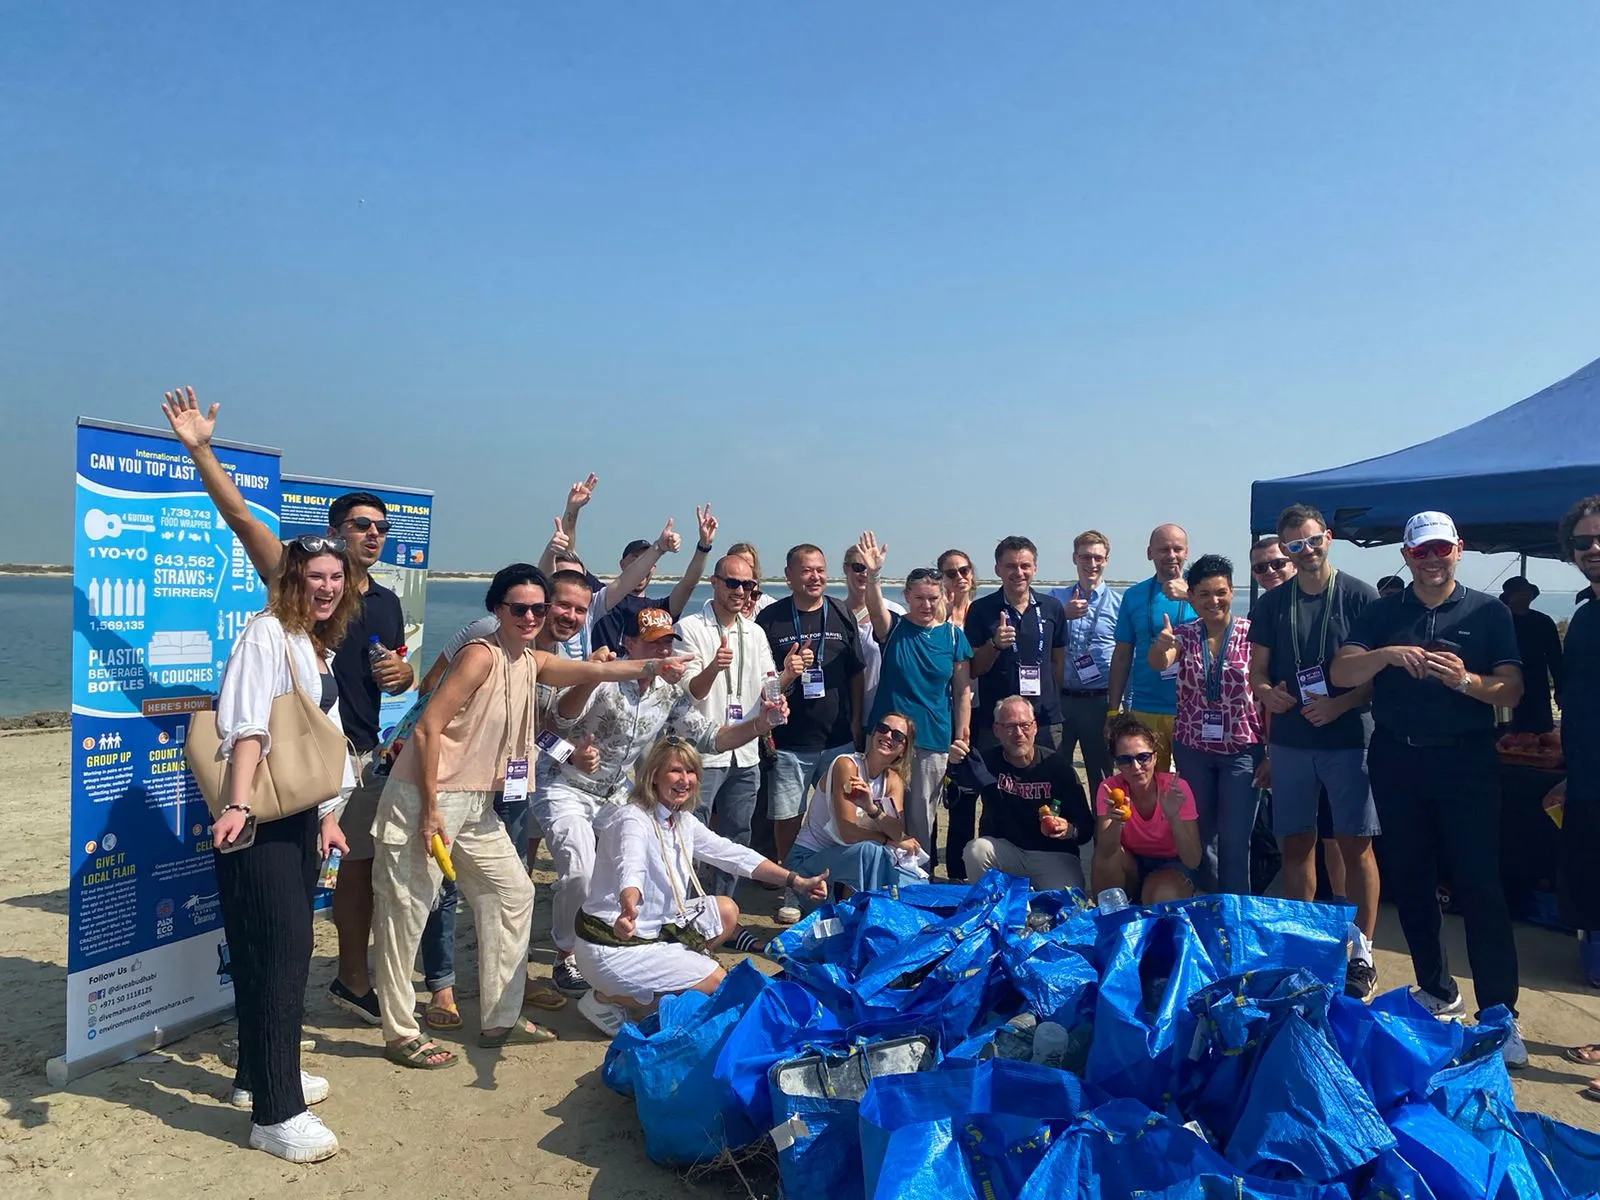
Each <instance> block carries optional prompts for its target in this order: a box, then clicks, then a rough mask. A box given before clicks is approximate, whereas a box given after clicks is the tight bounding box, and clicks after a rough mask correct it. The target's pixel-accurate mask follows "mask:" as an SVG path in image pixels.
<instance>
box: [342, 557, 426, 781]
mask: <svg viewBox="0 0 1600 1200" xmlns="http://www.w3.org/2000/svg"><path fill="white" fill-rule="evenodd" d="M374 637H375V638H377V639H378V640H379V641H380V642H382V643H383V644H384V646H385V647H386V648H387V649H390V650H397V649H399V648H400V647H401V646H403V645H405V641H406V615H405V612H404V611H403V610H402V609H401V607H400V597H399V596H396V595H395V594H394V593H393V592H391V591H390V590H389V589H388V588H386V587H384V586H383V585H382V584H380V583H378V582H376V581H375V580H371V579H369V580H367V590H366V592H365V593H364V594H363V595H362V597H361V609H360V611H359V612H357V613H356V615H355V616H354V617H353V618H352V619H351V621H350V627H349V628H348V629H347V630H345V635H344V641H342V642H340V643H339V648H338V649H337V650H335V651H334V652H333V677H334V679H335V680H337V681H338V684H339V719H340V720H341V721H342V722H343V723H344V735H345V736H346V737H347V738H349V739H350V744H351V745H352V746H354V747H355V748H356V752H357V753H359V754H365V753H366V752H367V751H368V750H371V749H372V748H373V747H375V746H376V745H377V744H378V706H379V705H380V704H381V703H382V702H383V691H382V689H381V688H379V687H378V681H377V680H376V679H374V678H373V677H372V659H371V657H370V656H369V655H368V653H367V646H368V639H369V638H374ZM411 650H412V651H413V652H415V651H416V650H417V647H415V646H412V647H411Z"/></svg>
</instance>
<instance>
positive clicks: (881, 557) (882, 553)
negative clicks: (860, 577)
mask: <svg viewBox="0 0 1600 1200" xmlns="http://www.w3.org/2000/svg"><path fill="white" fill-rule="evenodd" d="M856 551H857V552H858V553H859V554H860V555H861V561H862V563H863V564H864V565H865V566H866V568H867V596H866V599H867V618H868V619H869V620H870V621H871V622H872V636H873V637H874V638H876V639H877V640H878V641H880V642H885V641H888V640H889V626H890V625H892V624H894V619H893V616H892V614H891V613H890V612H889V606H888V605H887V604H886V603H884V599H883V580H882V578H881V576H882V575H883V564H884V561H885V560H886V559H887V558H888V557H889V547H888V546H887V545H886V544H884V543H881V542H879V541H878V539H877V537H876V536H874V535H873V533H872V531H871V530H868V531H867V532H865V533H863V534H862V535H861V540H860V541H859V542H857V543H856Z"/></svg>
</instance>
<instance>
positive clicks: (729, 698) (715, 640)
mask: <svg viewBox="0 0 1600 1200" xmlns="http://www.w3.org/2000/svg"><path fill="white" fill-rule="evenodd" d="M723 632H724V631H723V628H722V624H721V622H720V621H718V620H717V614H716V610H715V609H714V608H712V606H711V601H709V600H707V601H706V602H705V606H704V607H703V608H702V609H701V610H700V611H699V612H697V613H690V614H689V615H687V616H685V617H684V618H682V619H681V620H680V621H679V622H678V627H677V634H678V641H679V642H681V643H682V645H681V646H680V647H679V652H680V653H683V654H691V655H693V656H694V662H693V663H691V664H690V665H689V670H688V673H687V674H686V675H685V676H684V677H683V678H684V682H683V687H684V690H685V691H688V689H689V684H690V683H692V682H693V681H694V677H695V676H696V675H698V674H700V672H701V671H703V670H705V667H706V664H707V663H709V662H710V661H711V660H712V659H713V658H715V657H716V656H717V650H718V649H719V648H720V647H721V645H722V637H723ZM726 632H727V637H728V647H729V649H731V650H732V651H733V664H732V665H731V666H730V667H729V668H728V669H727V670H726V671H719V672H718V673H717V677H716V679H715V680H714V681H713V682H712V684H711V690H710V691H709V692H707V693H706V698H705V699H704V700H698V701H695V705H694V707H695V711H696V712H698V713H699V714H700V715H701V716H702V717H704V718H705V719H706V720H707V721H710V722H711V724H713V725H717V726H721V725H726V724H731V723H732V722H730V721H729V719H728V705H729V704H730V703H733V704H737V705H739V706H740V707H741V709H742V712H741V715H740V717H739V719H740V720H749V719H750V718H751V717H753V716H756V715H757V714H758V713H760V711H761V685H762V683H763V682H765V680H766V678H767V676H768V674H774V675H775V674H777V672H778V668H777V666H776V664H774V663H773V661H772V646H771V645H770V644H769V643H768V641H767V635H766V634H765V633H763V632H762V630H761V627H760V626H758V625H757V624H756V623H755V622H754V621H752V620H751V619H750V618H749V617H746V616H743V615H742V614H741V615H740V616H739V617H738V618H737V619H735V621H734V623H733V624H732V625H730V626H729V627H728V629H727V631H726ZM760 761H761V748H760V747H759V746H758V745H757V744H756V743H755V742H746V743H745V744H744V745H743V746H740V747H739V748H738V749H737V750H733V751H723V752H722V753H721V754H707V755H705V756H703V757H702V758H701V760H700V762H701V765H702V766H707V767H726V766H728V765H730V764H732V765H733V766H736V767H753V766H755V765H756V764H757V763H758V762H760Z"/></svg>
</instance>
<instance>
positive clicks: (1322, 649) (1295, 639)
mask: <svg viewBox="0 0 1600 1200" xmlns="http://www.w3.org/2000/svg"><path fill="white" fill-rule="evenodd" d="M1338 573H1339V569H1338V568H1337V567H1329V568H1328V586H1327V587H1325V588H1323V589H1322V632H1321V634H1319V635H1318V638H1317V665H1318V666H1319V667H1320V666H1321V665H1322V664H1323V663H1325V662H1327V661H1328V618H1329V617H1331V616H1332V615H1333V577H1334V576H1335V575H1337V574H1338ZM1291 584H1292V585H1293V587H1294V594H1293V595H1292V596H1291V597H1290V598H1289V642H1290V644H1291V645H1293V646H1294V673H1295V674H1296V675H1299V674H1300V585H1299V584H1298V583H1295V582H1294V581H1293V580H1291V581H1290V582H1289V583H1288V584H1285V585H1284V586H1285V587H1288V586H1290V585H1291Z"/></svg>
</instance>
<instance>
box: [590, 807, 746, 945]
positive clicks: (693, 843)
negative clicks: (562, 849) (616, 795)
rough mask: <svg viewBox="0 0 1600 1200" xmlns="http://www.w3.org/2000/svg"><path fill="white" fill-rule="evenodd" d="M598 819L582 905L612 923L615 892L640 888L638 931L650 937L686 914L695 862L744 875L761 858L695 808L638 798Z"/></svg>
mask: <svg viewBox="0 0 1600 1200" xmlns="http://www.w3.org/2000/svg"><path fill="white" fill-rule="evenodd" d="M596 824H597V828H596V830H595V833H596V843H597V844H596V846H595V856H594V873H593V874H592V875H591V876H590V879H589V896H588V899H587V900H586V901H585V902H584V905H583V910H584V911H585V912H586V913H588V914H589V915H590V916H592V917H598V918H599V919H600V920H602V921H604V922H605V923H606V924H607V925H610V924H613V923H614V922H615V921H616V919H617V917H618V916H620V915H621V913H622V906H621V904H620V903H619V902H618V899H617V898H618V897H619V896H621V895H622V893H623V891H624V890H625V889H627V888H638V889H639V915H638V918H637V920H636V922H635V927H634V935H635V936H636V937H643V938H650V937H654V936H655V935H656V934H658V933H659V932H660V931H661V926H662V925H665V924H668V923H678V922H681V921H682V920H684V918H683V917H682V916H681V910H682V906H683V905H684V904H686V903H687V902H688V901H689V900H690V899H691V898H692V897H693V896H695V895H696V894H697V893H696V891H695V890H694V884H693V883H692V882H691V877H692V876H693V875H694V864H695V863H697V862H708V863H710V864H711V865H712V866H714V867H720V868H722V869H723V870H724V871H726V872H727V873H728V874H730V875H738V876H741V877H743V878H745V879H748V878H749V877H750V873H751V872H752V871H754V870H755V869H756V868H757V867H759V866H760V865H761V864H762V862H763V861H764V859H763V858H762V856H761V854H759V853H758V852H757V851H755V850H752V849H750V847H748V846H741V845H739V844H738V843H737V842H730V841H729V840H728V839H727V838H725V837H721V836H719V835H717V834H715V833H712V832H711V830H709V829H707V828H706V827H705V826H704V825H702V824H701V823H700V820H699V818H698V817H696V816H695V815H694V814H693V813H676V814H674V813H672V812H671V811H669V810H668V809H666V808H664V807H663V806H661V805H659V804H657V805H654V806H653V807H652V810H651V811H650V812H646V811H645V810H644V809H642V808H640V807H639V806H638V805H637V804H617V805H612V806H610V807H609V808H607V809H602V810H601V815H600V816H599V817H598V818H596Z"/></svg>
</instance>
